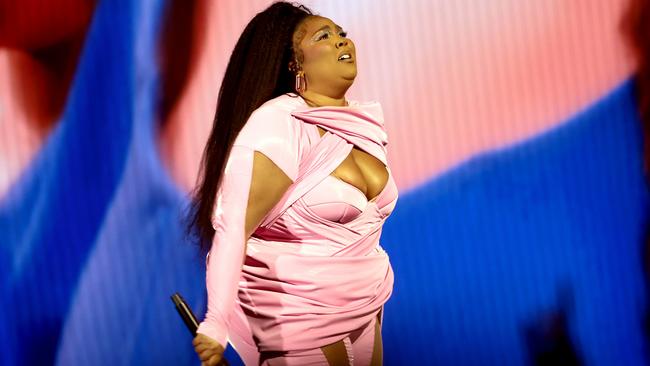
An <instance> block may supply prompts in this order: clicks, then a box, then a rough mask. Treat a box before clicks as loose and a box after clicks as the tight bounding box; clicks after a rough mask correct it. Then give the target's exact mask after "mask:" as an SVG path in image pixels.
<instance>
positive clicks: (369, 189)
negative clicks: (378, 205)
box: [316, 126, 388, 201]
mask: <svg viewBox="0 0 650 366" xmlns="http://www.w3.org/2000/svg"><path fill="white" fill-rule="evenodd" d="M316 127H317V129H318V133H319V134H320V135H321V136H323V135H324V134H325V133H326V131H325V130H324V129H322V128H321V127H319V126H316ZM330 175H331V176H333V177H335V178H337V179H340V180H342V181H343V182H345V183H347V184H350V185H351V186H353V187H355V188H357V189H358V190H359V191H361V192H362V193H363V194H364V195H365V196H366V199H367V200H368V201H371V200H373V199H374V198H376V197H377V196H378V195H379V194H380V193H381V192H382V191H383V188H384V187H385V186H386V184H388V171H387V170H386V167H385V166H384V164H383V163H381V162H380V161H379V160H378V159H377V158H375V157H374V156H371V155H370V154H368V153H366V152H364V151H361V150H359V149H358V148H357V147H356V146H355V147H353V148H352V150H351V151H350V153H349V154H348V156H347V157H346V158H345V160H343V162H342V163H341V164H339V166H337V167H336V169H334V171H333V172H332V173H330Z"/></svg>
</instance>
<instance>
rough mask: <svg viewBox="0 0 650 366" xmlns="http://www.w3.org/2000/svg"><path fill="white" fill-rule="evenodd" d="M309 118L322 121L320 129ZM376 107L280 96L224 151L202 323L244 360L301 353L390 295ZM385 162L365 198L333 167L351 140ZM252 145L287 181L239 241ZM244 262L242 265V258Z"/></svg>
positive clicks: (383, 137)
mask: <svg viewBox="0 0 650 366" xmlns="http://www.w3.org/2000/svg"><path fill="white" fill-rule="evenodd" d="M316 126H320V127H321V128H323V129H325V130H326V131H327V133H325V134H324V135H323V136H322V137H321V136H320V134H319V132H318V129H317V127H316ZM386 145H387V134H386V130H385V128H384V125H383V114H382V110H381V106H380V105H379V104H378V103H376V102H370V103H358V102H351V103H350V106H347V107H317V108H313V107H309V106H307V104H306V103H305V102H304V100H303V99H302V98H301V97H298V96H296V95H295V94H288V95H287V94H285V95H282V96H279V97H277V98H274V99H272V100H269V101H268V102H266V103H265V104H264V105H262V106H261V107H260V108H258V109H257V110H255V112H253V114H252V115H251V116H250V118H249V120H248V121H247V122H246V125H245V126H244V128H243V129H242V131H241V133H240V134H239V135H238V137H237V139H236V141H235V143H234V146H233V149H232V150H231V153H230V155H229V158H228V162H227V164H226V168H225V171H224V173H225V174H224V177H223V181H222V184H221V187H220V189H219V191H218V193H217V202H216V205H215V211H214V215H213V220H212V221H213V226H214V228H215V230H216V233H215V237H214V240H213V244H212V248H211V250H210V254H209V255H208V263H207V273H206V282H207V290H208V311H207V313H206V317H205V320H204V321H203V322H202V323H201V324H200V326H199V333H203V334H205V335H207V336H209V337H211V338H213V339H215V340H217V341H218V342H220V343H221V344H222V345H225V344H226V340H229V341H230V343H231V344H232V345H233V346H234V347H235V349H236V350H237V352H238V353H239V354H240V356H242V358H243V359H244V362H245V363H246V364H255V363H256V362H257V359H256V356H259V352H265V351H285V352H300V351H306V350H313V349H318V348H320V347H322V346H325V345H328V344H331V343H334V342H337V341H339V340H341V339H343V338H345V337H346V336H347V335H349V334H350V333H351V332H353V331H355V330H358V329H360V328H361V327H363V326H364V325H366V324H368V323H369V322H370V321H371V320H372V319H373V318H374V317H376V316H377V314H378V313H379V312H380V310H381V309H382V307H383V305H384V303H385V302H386V301H387V300H388V298H389V297H390V295H391V292H392V288H393V271H392V268H391V266H390V262H389V258H388V255H387V254H386V252H385V251H384V250H383V249H382V248H381V246H380V245H379V238H380V235H381V230H382V226H383V223H384V221H385V220H386V218H387V217H388V216H389V215H390V213H391V212H392V211H393V208H394V207H395V204H396V201H397V197H398V192H397V187H396V185H395V182H394V180H393V177H392V174H391V173H390V168H388V164H387V160H386ZM354 146H356V147H357V148H359V149H361V150H364V151H366V152H368V153H369V154H371V155H372V156H374V157H375V158H377V159H378V160H379V161H381V162H382V163H384V165H386V167H387V171H388V182H387V183H386V185H385V187H384V188H383V190H382V191H381V192H380V193H379V194H378V195H377V196H376V197H374V198H372V199H371V200H368V199H367V198H366V196H365V194H364V193H363V192H361V191H360V190H358V189H357V188H356V187H354V186H352V185H350V184H348V183H346V182H344V181H342V180H339V179H338V178H336V177H333V176H331V175H330V174H331V173H332V171H334V169H335V168H336V167H338V166H339V164H341V163H342V162H343V160H344V159H345V158H346V157H347V156H348V154H349V153H350V151H351V150H352V148H353V147H354ZM254 151H259V152H261V153H263V154H264V155H265V156H267V157H268V158H269V159H271V160H272V161H273V162H274V163H275V164H276V165H277V166H278V167H279V168H280V169H282V171H283V172H284V173H285V174H286V175H287V176H288V177H289V178H291V180H292V181H293V184H292V185H291V186H290V187H289V189H288V190H287V192H286V193H285V194H284V196H283V197H282V198H281V200H280V202H279V203H278V204H277V205H276V206H275V207H274V208H273V209H271V211H270V212H269V213H268V214H267V216H266V217H265V218H264V219H263V220H262V223H261V224H260V226H259V227H258V228H257V229H256V231H255V232H254V233H253V235H252V236H251V237H250V239H249V240H248V241H247V243H246V250H245V253H244V240H245V239H244V235H245V234H244V223H245V214H246V213H245V209H246V205H247V201H248V190H249V187H250V181H251V173H252V161H253V153H254ZM242 260H243V266H242V262H240V261H242Z"/></svg>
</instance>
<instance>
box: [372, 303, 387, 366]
mask: <svg viewBox="0 0 650 366" xmlns="http://www.w3.org/2000/svg"><path fill="white" fill-rule="evenodd" d="M383 359H384V347H383V343H382V340H381V312H379V314H377V321H376V322H375V344H374V346H373V349H372V360H371V361H370V366H381V365H382V364H383Z"/></svg>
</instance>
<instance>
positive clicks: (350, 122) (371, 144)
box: [260, 102, 388, 227]
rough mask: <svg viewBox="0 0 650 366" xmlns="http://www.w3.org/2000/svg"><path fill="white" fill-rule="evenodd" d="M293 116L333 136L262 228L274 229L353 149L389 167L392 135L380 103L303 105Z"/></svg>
mask: <svg viewBox="0 0 650 366" xmlns="http://www.w3.org/2000/svg"><path fill="white" fill-rule="evenodd" d="M291 115H292V116H293V117H294V118H297V119H299V120H301V121H303V122H306V123H309V124H313V125H316V126H320V127H322V128H324V129H325V130H327V131H328V132H330V134H327V133H326V134H325V135H323V136H322V138H321V139H320V140H319V141H318V143H316V144H315V145H314V146H313V148H312V149H311V151H310V153H309V154H308V155H307V156H306V157H305V158H304V159H303V160H302V161H301V163H300V167H299V173H298V178H297V179H296V181H295V182H294V184H293V185H292V186H291V187H290V188H289V189H288V190H287V192H286V193H285V194H284V196H283V197H282V198H281V199H280V202H279V203H278V204H276V206H275V207H274V208H273V209H272V210H271V211H270V212H269V213H268V214H267V216H266V217H265V218H264V219H263V220H262V223H261V225H260V226H263V227H269V226H271V225H273V223H274V222H275V221H276V220H277V219H278V217H280V216H281V215H282V213H283V212H285V211H286V210H287V209H288V208H289V207H290V206H291V205H292V204H293V203H294V202H295V201H296V200H298V199H299V198H300V197H302V196H303V195H304V194H305V193H307V191H309V190H310V189H311V188H313V187H314V186H315V185H316V184H318V183H319V182H320V181H322V180H323V179H325V177H327V176H328V175H329V174H331V172H332V171H334V169H336V167H338V166H339V164H341V163H342V162H343V160H345V158H346V157H347V155H348V154H349V153H350V150H351V149H352V147H353V146H352V145H354V146H357V147H358V148H360V149H362V150H364V151H366V152H367V153H369V154H371V155H372V156H374V157H375V158H377V159H378V160H379V161H381V162H382V163H383V164H384V165H386V166H388V162H387V159H386V146H387V145H388V135H387V133H386V130H385V128H384V117H383V112H382V109H381V105H380V104H379V103H377V102H367V103H358V102H352V104H351V105H350V106H345V107H336V106H325V107H316V108H313V107H308V106H306V105H303V106H300V107H298V108H296V109H295V110H294V111H293V112H291ZM335 136H338V137H340V138H336V137H335ZM341 139H342V140H341ZM346 141H347V143H345V142H346Z"/></svg>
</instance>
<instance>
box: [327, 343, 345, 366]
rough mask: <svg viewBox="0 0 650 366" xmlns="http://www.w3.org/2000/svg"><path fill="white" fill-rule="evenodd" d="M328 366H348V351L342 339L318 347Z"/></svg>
mask: <svg viewBox="0 0 650 366" xmlns="http://www.w3.org/2000/svg"><path fill="white" fill-rule="evenodd" d="M320 349H321V350H322V351H323V354H324V355H325V358H326V359H327V363H328V364H329V365H330V366H349V365H350V360H349V359H348V351H347V349H346V348H345V343H343V340H340V341H338V342H335V343H332V344H329V345H327V346H324V347H321V348H320Z"/></svg>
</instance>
